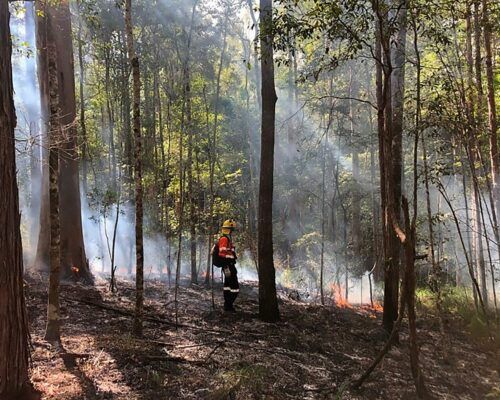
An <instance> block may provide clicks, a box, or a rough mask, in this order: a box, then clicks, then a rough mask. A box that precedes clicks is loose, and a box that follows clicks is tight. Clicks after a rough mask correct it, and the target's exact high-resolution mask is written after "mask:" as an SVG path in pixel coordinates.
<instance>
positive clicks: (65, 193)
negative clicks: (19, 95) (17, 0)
mask: <svg viewBox="0 0 500 400" xmlns="http://www.w3.org/2000/svg"><path fill="white" fill-rule="evenodd" d="M37 7H38V6H37ZM37 20H38V23H37V49H38V52H39V82H40V93H41V108H42V112H41V114H42V119H45V120H47V115H48V114H49V112H48V107H49V100H48V99H49V93H48V91H49V88H48V85H47V83H46V82H48V79H49V77H48V66H47V64H46V61H44V60H43V58H45V59H47V54H46V52H47V48H48V46H51V45H52V43H49V40H48V36H47V30H50V29H51V30H52V31H53V33H54V34H53V39H51V40H53V45H54V46H55V47H56V49H57V60H56V63H57V64H56V68H57V71H58V81H59V82H58V87H59V93H58V98H59V108H60V109H61V117H60V124H61V129H62V132H61V134H62V143H61V146H60V147H61V150H62V151H61V152H60V154H59V158H60V160H59V163H60V170H59V179H58V181H59V183H58V184H59V197H60V199H59V201H60V224H61V238H62V241H61V256H62V259H61V274H62V276H63V277H64V278H68V277H70V276H74V274H75V273H76V274H77V275H78V276H79V277H80V278H81V279H82V280H83V281H84V282H87V283H91V282H92V281H93V279H92V275H91V273H90V270H89V265H88V263H87V257H86V254H85V246H84V242H83V228H82V218H81V200H80V186H79V185H80V182H79V172H78V154H77V131H76V126H75V120H76V98H75V78H74V63H73V44H72V41H71V14H70V10H69V3H68V0H62V1H60V2H58V3H57V4H52V3H47V8H46V13H42V14H40V13H39V14H37ZM44 20H47V21H44ZM44 81H45V82H44ZM44 117H45V118H44ZM43 174H44V175H45V177H44V178H42V180H43V181H44V186H47V187H48V174H49V171H48V168H47V167H45V168H43ZM45 183H46V184H47V185H45ZM48 196H49V194H48V190H47V189H45V190H42V203H41V204H42V205H41V210H40V212H41V216H40V224H41V228H40V233H39V239H38V240H39V242H38V248H37V259H36V262H35V264H36V266H37V267H38V268H39V269H45V268H46V266H47V265H48V263H49V236H50V235H49V232H48V229H47V226H49V224H48V218H49V217H48V215H49V207H48V204H49V202H48ZM72 268H73V270H72Z"/></svg>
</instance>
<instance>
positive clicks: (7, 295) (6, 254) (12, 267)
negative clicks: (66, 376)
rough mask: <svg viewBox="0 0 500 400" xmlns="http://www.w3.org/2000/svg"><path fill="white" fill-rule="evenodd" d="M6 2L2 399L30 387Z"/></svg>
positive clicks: (0, 236)
mask: <svg viewBox="0 0 500 400" xmlns="http://www.w3.org/2000/svg"><path fill="white" fill-rule="evenodd" d="M9 19H10V14H9V6H8V2H6V1H1V2H0V82H2V84H1V85H0V104H1V105H2V106H1V107H0V186H1V187H2V190H0V249H2V250H1V251H0V265H1V268H0V354H1V355H2V356H1V357H0V399H2V400H4V399H5V400H7V399H12V398H16V397H17V396H20V397H21V396H23V395H25V394H27V393H28V392H31V384H30V381H29V375H28V365H29V332H28V318H27V313H26V305H25V300H24V289H23V250H22V243H21V229H20V225H21V215H20V213H19V194H18V187H17V179H16V158H15V143H14V128H15V126H16V113H15V109H14V95H13V83H12V64H11V55H12V43H11V35H10V28H9Z"/></svg>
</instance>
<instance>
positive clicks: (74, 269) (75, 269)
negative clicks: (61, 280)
mask: <svg viewBox="0 0 500 400" xmlns="http://www.w3.org/2000/svg"><path fill="white" fill-rule="evenodd" d="M71 272H73V273H74V274H78V272H80V268H78V267H77V266H75V265H73V266H72V267H71Z"/></svg>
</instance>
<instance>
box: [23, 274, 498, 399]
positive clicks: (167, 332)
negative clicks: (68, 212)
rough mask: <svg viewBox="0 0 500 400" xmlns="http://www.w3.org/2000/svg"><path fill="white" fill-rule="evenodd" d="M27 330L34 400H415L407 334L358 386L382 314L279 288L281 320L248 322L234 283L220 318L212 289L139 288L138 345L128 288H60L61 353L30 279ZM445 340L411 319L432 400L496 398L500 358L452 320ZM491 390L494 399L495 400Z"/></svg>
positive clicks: (249, 301)
mask: <svg viewBox="0 0 500 400" xmlns="http://www.w3.org/2000/svg"><path fill="white" fill-rule="evenodd" d="M26 279H27V297H28V298H27V303H28V309H29V315H30V320H31V334H32V344H33V353H32V364H33V367H32V368H33V369H32V379H33V382H34V385H35V387H36V388H37V389H38V390H39V391H41V393H42V398H43V399H58V400H59V399H61V400H63V399H64V400H66V399H68V400H69V399H123V400H135V399H151V400H157V399H213V400H215V399H221V400H222V399H264V398H265V399H413V398H415V395H414V389H413V383H412V379H411V374H410V371H409V361H408V358H409V356H408V346H407V343H408V335H407V328H406V327H404V329H403V332H402V334H401V336H400V345H399V346H397V347H394V348H393V349H392V350H391V351H390V353H389V355H388V356H387V357H386V359H385V360H384V361H383V362H382V363H381V365H380V366H379V367H378V368H377V369H376V370H375V372H374V373H373V374H372V375H371V377H370V378H369V379H368V381H367V382H366V383H365V384H364V385H363V387H362V388H361V389H360V390H353V389H350V388H349V385H348V382H349V379H352V377H353V376H356V375H357V374H359V373H361V372H362V371H363V369H364V368H365V367H366V366H367V365H368V364H369V363H370V361H371V360H372V359H373V358H374V357H375V356H376V354H377V352H378V351H379V349H380V348H381V347H382V346H383V344H384V338H383V335H381V331H380V323H381V313H380V312H379V311H376V310H373V309H371V308H368V307H344V308H338V307H334V306H319V305H312V304H307V303H303V302H300V301H296V300H292V299H291V297H294V298H296V297H295V296H291V295H290V294H289V293H286V292H283V291H280V310H281V316H282V320H281V322H279V323H277V324H267V323H263V322H261V321H259V319H258V318H257V312H258V304H257V287H256V284H255V283H254V282H246V283H243V285H242V293H241V294H240V297H239V299H238V301H237V304H238V306H239V311H238V312H237V313H236V314H230V315H227V314H224V313H222V312H221V311H220V307H221V300H222V299H221V298H222V295H221V291H220V288H218V289H217V290H216V292H215V294H216V297H215V298H216V303H217V310H216V311H212V310H211V293H210V290H207V289H205V288H203V287H201V286H192V287H182V288H181V289H180V291H179V294H180V296H179V324H181V326H180V327H179V328H176V327H175V323H174V322H175V311H174V304H175V303H174V301H173V299H174V291H173V289H169V288H168V286H167V285H166V284H165V283H162V282H155V281H148V282H146V289H145V298H146V300H145V313H146V315H147V316H148V317H149V318H148V321H147V322H145V324H144V327H145V329H144V337H143V338H141V339H138V338H135V337H134V336H133V335H131V333H130V332H131V331H132V323H133V318H132V316H131V315H132V311H133V308H134V286H133V283H132V282H125V281H120V282H119V284H118V292H117V293H115V294H111V293H109V292H108V290H107V284H106V282H105V281H103V280H101V281H100V282H99V281H98V283H96V286H95V287H85V286H82V285H80V284H71V283H66V284H63V286H62V289H61V305H62V315H63V327H62V347H63V348H62V349H61V348H56V347H53V346H52V345H50V344H49V343H47V342H46V341H44V340H43V332H44V327H45V321H46V317H45V314H46V301H47V293H46V287H47V283H46V281H45V279H43V278H41V277H27V278H26ZM448 332H449V336H448V340H449V342H448V345H447V346H446V350H443V347H444V346H443V344H442V340H441V336H440V334H439V330H438V327H437V323H436V320H435V319H434V318H433V317H431V316H420V319H419V335H420V345H421V362H422V367H423V372H424V374H425V378H426V383H427V386H428V388H429V389H430V390H431V392H432V393H433V395H434V396H435V398H438V399H495V398H496V399H498V398H500V395H499V394H498V393H499V388H500V378H499V374H500V352H499V351H498V348H496V349H495V348H494V347H492V346H491V345H488V343H487V342H483V341H480V340H476V339H472V337H471V336H469V335H468V333H467V332H466V331H465V330H464V329H462V328H461V327H460V325H459V323H458V322H455V321H450V322H449V325H448ZM495 393H496V394H495Z"/></svg>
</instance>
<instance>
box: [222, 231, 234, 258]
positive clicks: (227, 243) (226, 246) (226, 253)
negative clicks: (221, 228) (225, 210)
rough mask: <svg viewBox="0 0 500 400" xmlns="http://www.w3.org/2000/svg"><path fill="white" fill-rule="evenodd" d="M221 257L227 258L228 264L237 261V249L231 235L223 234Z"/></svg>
mask: <svg viewBox="0 0 500 400" xmlns="http://www.w3.org/2000/svg"><path fill="white" fill-rule="evenodd" d="M219 257H221V258H224V259H226V260H227V262H228V264H230V263H233V262H234V261H236V250H235V248H234V246H233V243H232V242H231V239H230V238H229V236H226V235H223V236H221V237H220V239H219Z"/></svg>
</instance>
